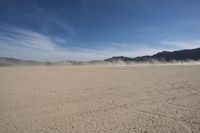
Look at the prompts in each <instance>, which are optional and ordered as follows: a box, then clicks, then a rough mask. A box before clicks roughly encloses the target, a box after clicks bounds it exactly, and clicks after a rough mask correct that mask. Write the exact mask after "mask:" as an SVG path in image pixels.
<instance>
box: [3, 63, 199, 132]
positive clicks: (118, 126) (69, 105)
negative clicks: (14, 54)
mask: <svg viewBox="0 0 200 133" xmlns="http://www.w3.org/2000/svg"><path fill="white" fill-rule="evenodd" d="M70 132H73V133H85V132H87V133H93V132H107V133H110V132H113V133H128V132H131V133H134V132H137V133H140V132H141V133H151V132H155V133H156V132H160V133H175V132H177V133H192V132H194V133H199V132H200V65H171V66H165V65H163V66H49V67H47V66H46V67H45V66H38V67H36V66H35V67H1V68H0V133H70Z"/></svg>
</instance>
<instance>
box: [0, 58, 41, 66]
mask: <svg viewBox="0 0 200 133" xmlns="http://www.w3.org/2000/svg"><path fill="white" fill-rule="evenodd" d="M39 63H40V62H36V61H29V60H20V59H16V58H10V57H0V66H10V65H21V64H23V65H28V64H30V65H32V64H39Z"/></svg>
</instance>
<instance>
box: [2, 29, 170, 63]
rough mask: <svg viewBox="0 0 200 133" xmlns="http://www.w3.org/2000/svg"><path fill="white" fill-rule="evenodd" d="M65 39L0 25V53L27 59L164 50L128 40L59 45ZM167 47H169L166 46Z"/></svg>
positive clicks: (89, 57) (86, 57)
mask: <svg viewBox="0 0 200 133" xmlns="http://www.w3.org/2000/svg"><path fill="white" fill-rule="evenodd" d="M63 43H64V44H68V41H67V40H65V39H63V38H60V37H58V36H47V35H44V34H41V33H38V32H35V31H31V30H26V29H22V28H16V27H0V56H7V57H15V58H20V59H26V60H27V59H28V60H43V61H47V60H48V61H55V60H97V59H105V58H109V57H112V56H128V57H136V56H143V55H151V54H155V53H157V52H159V51H163V50H166V49H161V48H150V47H146V46H145V45H141V46H139V45H138V47H137V48H136V47H135V44H128V43H113V42H112V43H107V44H106V43H104V44H103V46H101V45H99V47H95V48H92V47H88V48H85V47H76V46H74V47H73V46H72V47H73V48H70V47H67V48H63V47H60V46H59V45H60V44H63ZM168 50H171V49H168Z"/></svg>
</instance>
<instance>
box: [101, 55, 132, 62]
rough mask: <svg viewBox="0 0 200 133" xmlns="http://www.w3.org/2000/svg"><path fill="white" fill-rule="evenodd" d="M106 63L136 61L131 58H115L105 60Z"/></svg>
mask: <svg viewBox="0 0 200 133" xmlns="http://www.w3.org/2000/svg"><path fill="white" fill-rule="evenodd" d="M104 61H106V62H113V63H114V62H119V61H123V62H130V61H134V60H133V58H130V57H124V56H114V57H112V58H108V59H105V60H104Z"/></svg>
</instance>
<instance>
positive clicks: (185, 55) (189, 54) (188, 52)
mask: <svg viewBox="0 0 200 133" xmlns="http://www.w3.org/2000/svg"><path fill="white" fill-rule="evenodd" d="M188 60H194V61H197V60H200V48H196V49H185V50H179V51H173V52H169V51H163V52H159V53H156V54H154V55H151V56H150V55H147V56H141V57H135V58H130V57H123V56H119V57H112V58H108V59H105V61H106V62H116V61H124V62H130V61H132V62H151V61H160V62H170V61H188Z"/></svg>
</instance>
